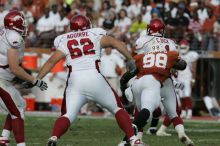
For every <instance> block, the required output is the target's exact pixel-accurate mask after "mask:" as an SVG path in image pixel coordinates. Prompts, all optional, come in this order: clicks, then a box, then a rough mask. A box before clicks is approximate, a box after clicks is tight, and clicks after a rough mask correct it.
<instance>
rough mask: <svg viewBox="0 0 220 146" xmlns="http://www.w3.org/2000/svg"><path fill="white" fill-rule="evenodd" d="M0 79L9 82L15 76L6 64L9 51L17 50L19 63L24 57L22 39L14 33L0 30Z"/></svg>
mask: <svg viewBox="0 0 220 146" xmlns="http://www.w3.org/2000/svg"><path fill="white" fill-rule="evenodd" d="M0 43H1V49H0V79H4V80H8V81H11V80H12V79H13V78H14V77H15V75H14V74H13V73H12V72H11V70H10V68H9V64H8V56H7V52H8V50H9V49H18V50H19V59H20V60H19V61H20V62H21V60H22V58H23V56H24V47H25V46H24V39H23V38H22V36H21V35H20V34H19V33H17V32H16V31H13V30H9V29H5V28H4V27H1V28H0Z"/></svg>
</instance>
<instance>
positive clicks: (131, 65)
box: [126, 59, 137, 72]
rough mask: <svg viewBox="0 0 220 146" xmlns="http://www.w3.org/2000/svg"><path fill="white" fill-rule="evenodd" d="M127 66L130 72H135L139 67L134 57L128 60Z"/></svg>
mask: <svg viewBox="0 0 220 146" xmlns="http://www.w3.org/2000/svg"><path fill="white" fill-rule="evenodd" d="M126 66H127V69H128V71H130V72H135V70H136V69H137V66H136V64H135V61H134V60H133V59H130V60H128V61H127V64H126Z"/></svg>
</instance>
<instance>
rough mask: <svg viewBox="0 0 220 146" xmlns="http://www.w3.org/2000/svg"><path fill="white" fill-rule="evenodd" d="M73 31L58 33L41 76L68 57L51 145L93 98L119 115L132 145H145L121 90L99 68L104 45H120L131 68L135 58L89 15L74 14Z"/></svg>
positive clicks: (119, 119) (117, 47)
mask: <svg viewBox="0 0 220 146" xmlns="http://www.w3.org/2000/svg"><path fill="white" fill-rule="evenodd" d="M70 29H71V30H72V31H70V32H69V33H65V34H63V35H60V36H57V37H56V39H55V40H54V46H55V47H56V49H57V50H56V52H55V53H54V54H53V55H52V56H51V57H50V58H49V59H48V61H47V62H46V63H45V64H44V66H43V67H42V69H41V70H40V72H39V74H38V76H37V78H38V79H42V78H43V77H44V76H45V75H46V74H47V73H48V72H49V71H50V69H51V68H52V67H53V66H54V65H55V64H56V63H57V62H58V61H59V60H60V59H62V58H64V57H65V58H66V62H67V66H68V68H69V75H68V79H67V83H66V89H65V92H64V99H63V104H62V115H61V117H59V118H58V119H57V120H56V122H55V125H54V128H53V132H52V137H51V138H49V140H48V146H55V145H56V143H57V139H58V138H60V137H61V136H62V135H63V134H64V133H65V132H66V131H67V130H68V128H69V127H70V124H71V123H72V122H73V121H74V120H75V119H76V117H77V114H78V112H79V110H80V108H81V107H82V106H83V105H84V104H86V103H87V102H88V100H93V101H95V102H97V103H98V104H100V105H102V106H103V107H105V108H106V109H108V110H109V111H110V112H111V113H112V114H114V115H115V118H116V121H117V123H118V125H119V127H120V128H121V129H122V130H123V131H124V132H125V133H126V134H127V135H128V138H129V140H130V141H129V143H130V144H131V145H132V146H145V144H144V143H143V142H142V141H141V140H140V139H138V138H137V137H136V136H135V135H134V130H133V128H132V124H131V120H130V118H129V115H128V113H127V112H126V111H125V110H124V109H123V108H121V107H120V105H119V104H120V102H119V101H118V96H117V94H116V93H115V92H114V91H113V90H112V88H111V87H110V85H109V84H108V82H107V81H106V80H105V78H104V77H103V76H102V74H101V73H100V71H99V66H98V63H99V60H100V53H101V48H106V47H113V48H116V49H117V50H118V51H119V52H121V53H122V54H123V55H124V56H125V57H126V58H127V60H128V61H127V67H128V69H129V70H130V71H133V70H135V69H136V65H135V62H134V60H133V58H132V56H131V55H130V53H129V52H128V51H127V50H126V48H125V45H124V44H123V43H121V42H120V41H118V40H116V39H114V38H112V37H110V36H107V35H106V31H105V30H103V29H101V28H91V22H90V20H89V18H87V17H86V16H83V15H77V16H74V17H73V18H72V19H71V21H70Z"/></svg>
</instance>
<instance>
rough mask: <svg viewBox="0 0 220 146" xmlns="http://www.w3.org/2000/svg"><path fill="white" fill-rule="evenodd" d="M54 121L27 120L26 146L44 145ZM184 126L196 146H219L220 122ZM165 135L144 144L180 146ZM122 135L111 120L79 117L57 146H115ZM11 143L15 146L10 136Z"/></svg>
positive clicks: (172, 137) (38, 118)
mask: <svg viewBox="0 0 220 146" xmlns="http://www.w3.org/2000/svg"><path fill="white" fill-rule="evenodd" d="M4 119H5V116H0V123H1V125H0V126H1V127H2V126H3V123H4ZM55 119H56V118H53V117H30V116H28V117H26V123H25V126H26V127H25V132H26V141H27V146H45V145H46V142H47V139H48V138H49V136H50V133H51V130H52V127H53V124H54V121H55ZM171 127H172V126H171ZM185 127H186V130H187V133H188V135H189V137H190V138H191V139H192V140H193V141H194V142H195V145H196V146H220V123H218V122H194V121H193V122H190V121H187V122H186V123H185ZM168 132H171V133H172V136H171V137H157V136H149V135H145V136H144V141H145V142H146V143H148V144H149V145H150V146H182V144H181V143H180V142H179V141H178V139H177V135H176V134H175V132H174V130H173V128H171V129H170V130H169V131H168ZM123 135H124V134H123V133H122V132H121V131H120V129H119V128H118V127H117V125H116V121H115V120H114V119H100V118H99V119H94V118H79V119H77V121H76V122H75V123H74V124H72V126H71V128H70V130H69V131H68V132H67V133H66V134H65V135H64V136H63V137H62V138H61V139H60V140H59V143H58V146H117V144H118V143H119V141H120V140H121V138H122V137H123ZM11 143H12V145H11V146H15V141H14V138H13V136H12V137H11Z"/></svg>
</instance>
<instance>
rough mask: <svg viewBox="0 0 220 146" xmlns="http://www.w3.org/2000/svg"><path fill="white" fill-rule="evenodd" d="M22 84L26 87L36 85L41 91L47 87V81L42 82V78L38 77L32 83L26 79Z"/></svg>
mask: <svg viewBox="0 0 220 146" xmlns="http://www.w3.org/2000/svg"><path fill="white" fill-rule="evenodd" d="M22 85H23V87H24V88H26V89H28V88H32V87H34V86H37V87H39V88H40V90H41V91H44V90H47V88H48V87H47V83H46V82H44V81H43V80H40V79H35V81H34V83H31V82H28V81H26V82H24V83H22Z"/></svg>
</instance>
